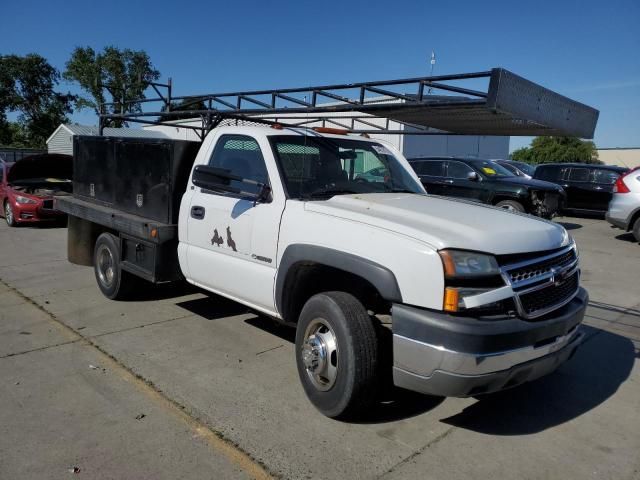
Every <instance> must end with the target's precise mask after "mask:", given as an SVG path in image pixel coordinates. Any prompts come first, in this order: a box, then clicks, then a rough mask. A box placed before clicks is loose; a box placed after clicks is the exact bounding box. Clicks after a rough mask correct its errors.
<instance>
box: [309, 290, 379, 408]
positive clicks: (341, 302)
mask: <svg viewBox="0 0 640 480" xmlns="http://www.w3.org/2000/svg"><path fill="white" fill-rule="evenodd" d="M296 364H297V367H298V374H299V376H300V381H301V382H302V386H303V388H304V390H305V393H306V394H307V397H308V398H309V400H310V401H311V403H313V405H314V406H315V407H316V408H317V409H318V410H320V412H322V413H323V414H324V415H326V416H327V417H331V418H343V419H344V418H355V417H358V416H360V415H362V414H363V413H365V412H366V410H367V409H368V408H369V407H370V406H371V405H372V404H373V402H374V400H375V397H376V393H377V373H378V341H377V336H376V330H375V326H374V324H373V323H372V321H371V319H370V317H369V315H368V313H367V311H366V310H365V308H364V306H363V305H362V304H361V303H360V302H359V301H358V300H357V299H356V298H355V297H354V296H353V295H350V294H348V293H345V292H325V293H320V294H318V295H314V296H313V297H311V298H310V299H309V300H308V301H307V303H306V304H305V305H304V308H303V309H302V312H301V313H300V318H299V321H298V325H297V330H296Z"/></svg>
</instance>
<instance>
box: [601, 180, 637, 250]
mask: <svg viewBox="0 0 640 480" xmlns="http://www.w3.org/2000/svg"><path fill="white" fill-rule="evenodd" d="M605 217H606V219H607V221H608V222H609V223H610V224H611V225H613V226H615V227H618V228H621V229H623V230H624V231H626V232H629V231H632V232H633V236H634V237H636V240H637V241H638V242H640V168H636V169H634V170H632V171H630V172H629V173H626V174H624V175H622V176H621V177H619V178H618V180H616V183H615V185H614V187H613V198H612V200H611V203H609V210H608V211H607V213H606V215H605Z"/></svg>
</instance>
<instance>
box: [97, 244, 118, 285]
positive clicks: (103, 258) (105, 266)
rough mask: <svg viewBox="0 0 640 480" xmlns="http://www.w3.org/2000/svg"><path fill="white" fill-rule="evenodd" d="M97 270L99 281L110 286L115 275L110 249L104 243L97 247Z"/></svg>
mask: <svg viewBox="0 0 640 480" xmlns="http://www.w3.org/2000/svg"><path fill="white" fill-rule="evenodd" d="M96 266H97V270H98V277H99V278H100V283H102V284H103V285H105V286H107V287H110V286H111V285H112V284H113V279H114V277H115V266H114V261H113V255H112V254H111V251H110V250H109V249H108V248H107V247H106V246H104V245H100V247H98V255H97V265H96Z"/></svg>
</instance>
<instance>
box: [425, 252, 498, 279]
mask: <svg viewBox="0 0 640 480" xmlns="http://www.w3.org/2000/svg"><path fill="white" fill-rule="evenodd" d="M438 253H439V254H440V258H441V259H442V264H443V266H444V274H445V276H446V277H449V278H452V277H483V276H487V275H498V274H499V273H500V269H499V268H498V262H497V261H496V259H495V258H494V257H493V256H492V255H486V254H483V253H476V252H467V251H464V250H441V251H440V252H438Z"/></svg>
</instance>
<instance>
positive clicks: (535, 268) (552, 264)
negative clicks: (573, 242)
mask: <svg viewBox="0 0 640 480" xmlns="http://www.w3.org/2000/svg"><path fill="white" fill-rule="evenodd" d="M575 259H576V252H575V251H574V250H573V249H572V250H569V251H568V252H566V253H563V254H561V255H559V256H556V257H553V258H549V259H547V260H543V261H542V262H532V263H530V264H528V265H525V266H523V267H520V268H515V269H513V270H508V271H507V273H508V275H509V278H510V279H511V282H512V283H515V284H517V283H518V282H522V281H524V280H535V279H537V278H538V277H542V276H544V275H545V274H548V273H550V272H551V269H552V268H556V269H557V268H564V267H566V266H567V265H569V264H571V263H572V262H573V261H574V260H575Z"/></svg>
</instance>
